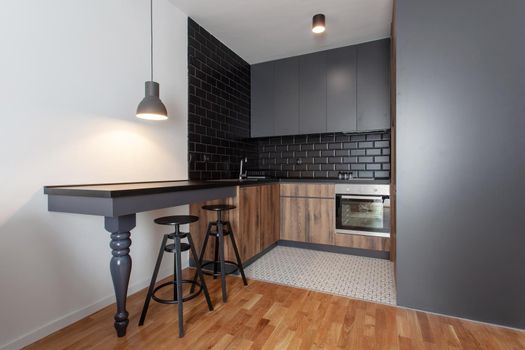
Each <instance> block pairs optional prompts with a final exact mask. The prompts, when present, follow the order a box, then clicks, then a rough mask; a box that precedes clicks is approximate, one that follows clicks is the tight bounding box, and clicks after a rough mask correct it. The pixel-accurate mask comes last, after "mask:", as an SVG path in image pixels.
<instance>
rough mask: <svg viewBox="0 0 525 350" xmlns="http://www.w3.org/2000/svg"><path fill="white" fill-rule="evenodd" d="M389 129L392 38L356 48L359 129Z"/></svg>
mask: <svg viewBox="0 0 525 350" xmlns="http://www.w3.org/2000/svg"><path fill="white" fill-rule="evenodd" d="M388 128H390V39H384V40H377V41H372V42H369V43H365V44H361V45H358V46H357V130H359V131H369V130H378V129H388Z"/></svg>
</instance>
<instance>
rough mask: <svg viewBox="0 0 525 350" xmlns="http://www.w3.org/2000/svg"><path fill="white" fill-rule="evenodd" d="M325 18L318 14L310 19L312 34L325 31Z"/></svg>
mask: <svg viewBox="0 0 525 350" xmlns="http://www.w3.org/2000/svg"><path fill="white" fill-rule="evenodd" d="M325 29H326V26H325V18H324V15H323V14H322V13H318V14H317V15H315V16H314V17H313V18H312V32H314V33H315V34H321V33H323V32H324V31H325Z"/></svg>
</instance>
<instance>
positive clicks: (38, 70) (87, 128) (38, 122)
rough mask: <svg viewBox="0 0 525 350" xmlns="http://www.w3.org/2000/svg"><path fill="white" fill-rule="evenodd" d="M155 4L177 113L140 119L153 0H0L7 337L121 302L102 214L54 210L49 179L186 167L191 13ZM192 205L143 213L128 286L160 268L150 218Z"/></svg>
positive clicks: (18, 338) (0, 290) (159, 59)
mask: <svg viewBox="0 0 525 350" xmlns="http://www.w3.org/2000/svg"><path fill="white" fill-rule="evenodd" d="M154 6H155V13H154V18H155V80H156V81H158V82H159V83H160V86H161V98H162V99H163V101H164V103H165V104H166V106H167V109H168V112H169V114H170V119H169V120H168V121H166V122H146V121H141V120H139V119H137V118H135V117H134V112H135V108H136V106H137V104H138V103H139V102H140V100H141V99H142V97H143V94H144V91H143V89H144V81H145V80H149V1H147V0H112V1H106V0H90V1H79V0H75V1H73V0H47V1H41V0H16V1H10V2H3V3H2V6H1V10H0V47H1V54H0V77H1V79H0V106H1V112H0V121H1V124H0V164H1V165H0V166H1V168H0V348H4V347H5V348H18V347H20V346H23V345H25V344H26V343H27V342H31V341H34V340H35V339H37V338H39V337H42V336H44V335H46V334H49V333H50V332H52V331H54V330H56V329H58V328H61V327H63V326H64V325H65V324H67V323H70V322H73V321H75V320H77V319H79V318H81V317H82V316H85V315H86V314H88V313H91V312H93V311H95V310H96V309H98V308H100V307H102V306H104V305H107V304H109V303H112V302H114V299H113V286H112V283H111V277H110V273H109V260H110V257H111V254H110V248H109V233H107V232H105V231H104V229H103V219H102V218H100V217H92V216H83V215H73V214H62V213H50V212H48V211H47V202H46V196H44V195H43V192H42V186H44V185H52V184H76V183H98V182H124V181H145V180H147V181H151V180H166V179H184V178H186V176H187V48H186V45H187V37H186V33H187V27H186V25H187V17H186V15H185V14H184V13H182V12H180V11H179V10H178V9H176V8H175V7H174V6H173V5H172V4H170V3H169V1H168V0H157V1H155V2H154ZM187 210H188V209H187V207H182V208H178V209H177V210H174V209H170V210H164V211H157V212H149V213H142V214H139V215H138V218H137V228H136V229H135V230H133V233H132V240H133V244H132V246H131V255H132V259H133V270H132V274H131V282H130V286H131V291H134V290H137V289H138V288H140V287H143V286H145V284H146V283H147V280H148V279H149V277H150V276H151V271H152V268H153V263H154V259H155V257H156V252H157V250H158V244H160V234H161V232H162V230H161V229H159V228H158V227H154V225H153V224H152V223H151V221H152V219H153V218H154V217H156V216H159V215H162V214H164V213H175V212H187ZM169 267H171V265H170V264H167V265H165V266H164V270H163V272H164V273H163V275H165V274H167V273H169Z"/></svg>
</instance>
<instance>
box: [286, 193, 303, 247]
mask: <svg viewBox="0 0 525 350" xmlns="http://www.w3.org/2000/svg"><path fill="white" fill-rule="evenodd" d="M307 200H308V199H306V198H294V197H281V239H284V240H289V241H298V242H306V226H305V225H306V201H307Z"/></svg>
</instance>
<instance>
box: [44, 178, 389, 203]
mask: <svg viewBox="0 0 525 350" xmlns="http://www.w3.org/2000/svg"><path fill="white" fill-rule="evenodd" d="M276 182H280V183H355V184H389V183H390V180H371V179H366V180H365V179H363V180H359V179H353V180H339V179H304V178H303V179H259V180H251V179H250V180H238V179H225V180H207V181H206V180H176V181H151V182H128V183H107V184H84V185H65V186H44V194H47V195H59V196H80V197H98V198H116V197H125V196H136V195H144V194H156V193H166V192H180V191H191V190H202V189H211V188H219V187H232V186H253V185H260V184H267V183H276Z"/></svg>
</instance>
